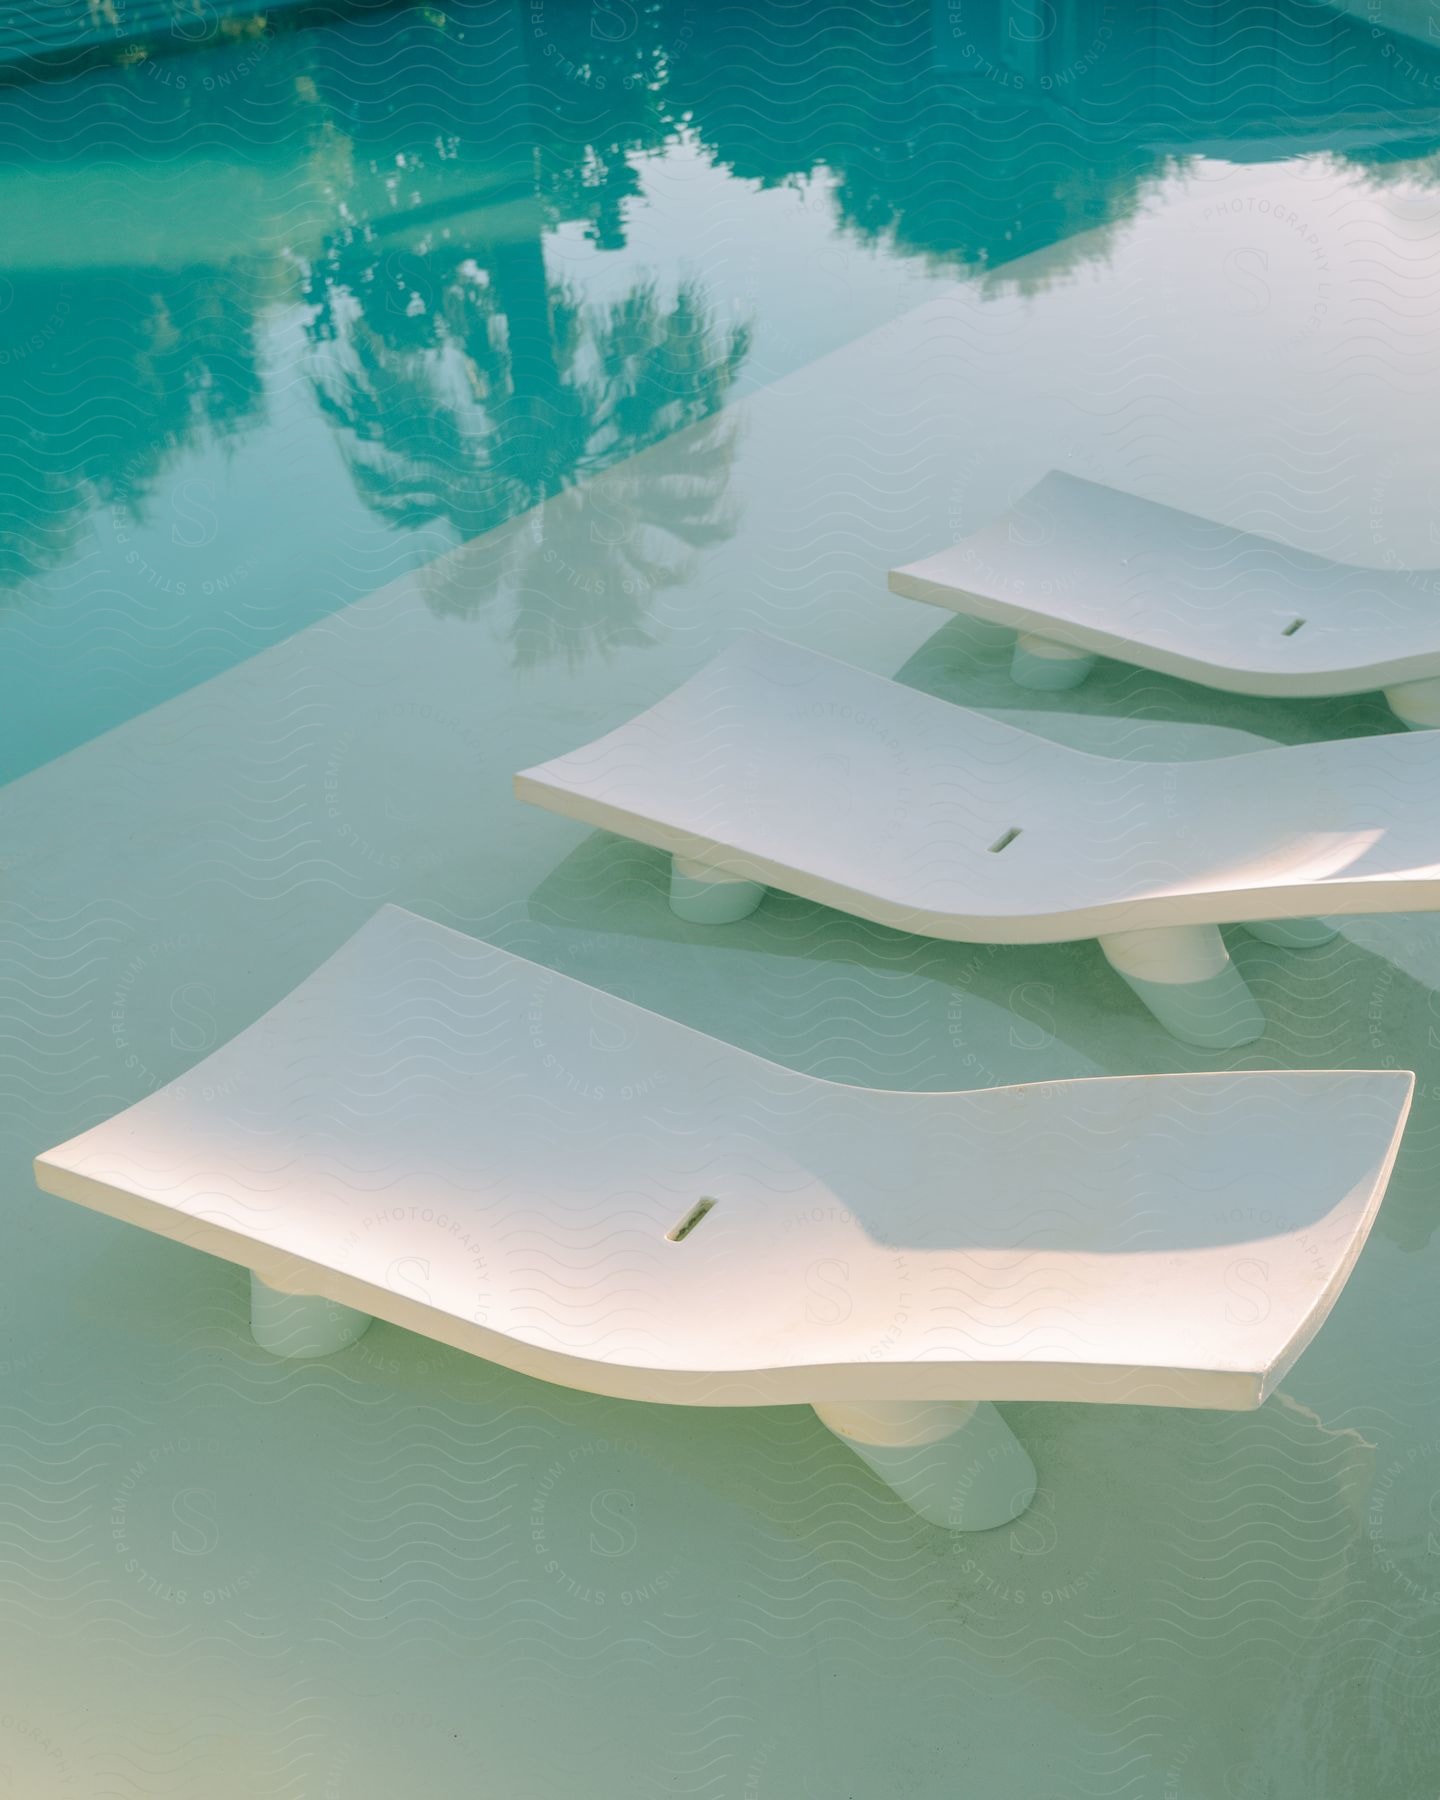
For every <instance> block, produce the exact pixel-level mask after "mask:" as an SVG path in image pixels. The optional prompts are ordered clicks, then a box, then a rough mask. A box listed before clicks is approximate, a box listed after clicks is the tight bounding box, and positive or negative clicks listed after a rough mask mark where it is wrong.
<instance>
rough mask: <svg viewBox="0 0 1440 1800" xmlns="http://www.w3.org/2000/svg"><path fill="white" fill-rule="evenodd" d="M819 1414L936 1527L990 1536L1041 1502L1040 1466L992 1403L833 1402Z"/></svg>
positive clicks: (820, 1406)
mask: <svg viewBox="0 0 1440 1800" xmlns="http://www.w3.org/2000/svg"><path fill="white" fill-rule="evenodd" d="M815 1411H816V1414H817V1415H818V1417H819V1418H820V1420H821V1422H822V1423H823V1424H825V1425H827V1426H829V1428H830V1430H831V1431H833V1432H834V1433H835V1435H836V1437H838V1438H840V1439H842V1440H843V1441H844V1442H845V1443H847V1444H848V1445H849V1446H850V1448H851V1449H852V1450H853V1451H854V1452H855V1454H856V1455H857V1456H858V1457H860V1459H861V1460H862V1461H863V1462H865V1463H868V1464H869V1466H870V1467H871V1468H872V1469H873V1470H874V1472H875V1473H876V1474H877V1475H878V1476H879V1477H880V1479H881V1480H882V1481H883V1482H884V1483H885V1485H886V1486H887V1487H888V1488H890V1489H892V1490H893V1491H894V1492H895V1493H896V1494H898V1495H899V1497H900V1498H901V1499H902V1500H903V1501H904V1502H905V1504H906V1505H907V1506H909V1507H911V1508H913V1510H914V1511H915V1512H917V1513H919V1515H920V1517H921V1518H922V1519H927V1520H929V1522H930V1523H931V1524H932V1525H943V1526H944V1527H945V1528H946V1529H947V1530H949V1531H989V1530H991V1529H992V1528H993V1527H994V1526H996V1525H1006V1524H1008V1523H1009V1522H1010V1520H1011V1519H1015V1518H1018V1517H1019V1516H1020V1514H1021V1513H1022V1512H1024V1510H1025V1508H1026V1507H1027V1506H1029V1504H1030V1502H1031V1501H1032V1500H1033V1499H1034V1498H1035V1484H1036V1475H1035V1465H1034V1463H1032V1462H1031V1460H1030V1458H1029V1456H1028V1455H1027V1454H1026V1452H1025V1450H1024V1448H1023V1446H1022V1445H1021V1443H1020V1441H1019V1439H1018V1438H1017V1437H1016V1436H1015V1434H1014V1432H1012V1431H1011V1429H1010V1427H1009V1426H1008V1425H1007V1424H1006V1423H1005V1421H1004V1420H1003V1419H1002V1418H1001V1417H1000V1415H999V1413H998V1412H996V1410H995V1408H994V1407H993V1406H991V1405H990V1404H989V1402H988V1401H984V1400H891V1401H857V1402H855V1403H853V1404H852V1403H851V1402H850V1401H848V1400H847V1401H840V1400H835V1401H823V1402H817V1403H816V1405H815Z"/></svg>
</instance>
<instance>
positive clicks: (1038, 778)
mask: <svg viewBox="0 0 1440 1800" xmlns="http://www.w3.org/2000/svg"><path fill="white" fill-rule="evenodd" d="M515 786H516V792H517V793H518V794H519V795H520V797H521V798H522V799H524V800H529V801H532V802H534V803H535V804H536V805H539V806H546V807H549V808H551V809H552V810H553V811H555V812H561V813H565V814H566V815H568V816H569V817H571V818H574V819H580V820H583V821H584V822H585V823H586V824H589V825H598V826H603V827H605V828H607V829H609V830H611V831H617V832H621V833H623V834H625V835H627V836H629V837H632V838H637V839H639V840H640V841H641V842H643V843H646V844H652V845H655V846H657V847H658V848H660V849H662V850H668V851H670V852H672V854H673V855H674V857H675V859H676V861H675V876H674V881H673V884H672V904H674V905H675V907H676V910H677V911H679V912H681V913H682V915H683V916H685V917H689V918H695V919H700V920H702V921H705V922H710V923H719V922H723V921H725V920H728V919H734V918H741V917H743V916H744V915H745V914H746V913H747V912H750V911H752V910H753V909H754V907H755V906H757V905H758V904H759V902H760V899H761V897H762V896H763V893H764V888H765V886H766V885H769V886H773V887H778V888H784V889H786V890H787V891H789V892H791V893H795V894H800V895H802V896H804V897H805V898H806V899H810V900H817V901H820V902H822V903H824V904H825V905H827V906H835V907H839V908H840V909H841V910H843V911H845V912H849V913H854V914H856V915H857V916H858V917H860V918H864V919H872V920H874V921H876V922H877V923H878V924H882V925H891V926H895V927H898V928H899V929H901V930H903V931H914V932H919V933H923V934H924V935H926V936H928V937H938V938H955V939H961V940H964V941H967V942H974V943H992V944H1038V943H1053V942H1057V941H1060V940H1063V939H1071V938H1087V937H1098V938H1099V940H1100V944H1101V948H1102V949H1103V950H1104V952H1105V955H1106V956H1107V957H1108V959H1109V961H1110V963H1111V965H1112V966H1113V967H1114V968H1115V969H1116V971H1117V972H1118V973H1119V974H1120V975H1122V976H1123V977H1124V978H1125V980H1126V981H1127V982H1128V983H1129V985H1130V986H1131V988H1132V989H1133V990H1134V991H1135V993H1136V994H1137V995H1138V996H1139V997H1140V998H1141V999H1142V1000H1143V1001H1144V1002H1145V1004H1146V1005H1147V1006H1149V1007H1150V1009H1151V1011H1152V1012H1153V1013H1154V1014H1155V1015H1156V1017H1157V1018H1158V1019H1159V1020H1160V1021H1161V1023H1162V1024H1164V1025H1165V1026H1166V1027H1167V1028H1168V1029H1169V1030H1171V1031H1172V1032H1173V1033H1174V1034H1175V1035H1176V1036H1177V1037H1180V1038H1182V1039H1184V1040H1185V1041H1187V1042H1190V1043H1195V1044H1201V1045H1204V1046H1206V1047H1209V1048H1228V1047H1232V1046H1234V1045H1237V1044H1244V1043H1249V1042H1250V1041H1252V1040H1253V1039H1254V1038H1256V1037H1258V1036H1259V1035H1260V1034H1261V1032H1262V1031H1263V1029H1264V1019H1263V1017H1262V1015H1261V1012H1260V1009H1259V1007H1258V1006H1257V1005H1256V1003H1255V1001H1254V999H1253V998H1252V997H1251V995H1250V993H1249V991H1248V989H1247V988H1246V986H1245V984H1244V982H1243V980H1242V978H1241V976H1240V974H1239V972H1238V971H1237V970H1236V969H1235V967H1234V965H1233V964H1232V963H1231V962H1230V959H1229V956H1228V954H1227V952H1226V949H1225V944H1224V941H1223V939H1222V938H1221V936H1220V932H1219V929H1218V927H1219V926H1220V925H1222V924H1233V923H1237V922H1242V921H1243V922H1245V923H1246V924H1248V925H1249V926H1250V928H1251V929H1252V930H1254V931H1256V932H1257V933H1258V934H1259V935H1260V936H1262V937H1265V938H1267V939H1268V940H1270V941H1274V942H1279V943H1282V944H1289V945H1294V946H1299V947H1303V946H1305V945H1308V944H1314V943H1322V942H1324V941H1326V940H1327V939H1328V938H1329V937H1331V936H1333V931H1332V929H1331V928H1330V927H1329V926H1328V925H1322V924H1317V923H1316V922H1315V921H1314V920H1313V919H1309V918H1308V917H1307V915H1310V914H1313V913H1327V914H1336V913H1373V912H1409V911H1415V910H1417V909H1423V908H1436V907H1440V737H1432V736H1431V735H1430V734H1429V733H1428V732H1417V733H1416V734H1414V735H1413V736H1408V737H1407V736H1403V735H1401V734H1400V733H1394V734H1392V735H1390V736H1384V737H1372V738H1364V739H1358V740H1346V741H1342V742H1338V743H1326V744H1300V745H1294V746H1277V747H1276V748H1273V749H1269V750H1262V751H1255V752H1253V753H1249V754H1246V755H1243V756H1231V757H1215V758H1207V759H1205V760H1203V761H1198V762H1186V763H1159V762H1143V763H1142V762H1126V761H1124V760H1121V759H1118V758H1111V757H1102V756H1090V755H1086V754H1085V753H1083V752H1081V751H1078V750H1072V749H1069V748H1067V747H1066V746H1064V745H1061V744H1057V743H1053V742H1051V741H1050V740H1048V739H1045V738H1040V737H1035V736H1033V735H1032V734H1030V733H1028V732H1024V731H1017V730H1016V729H1015V728H1014V727H1013V726H1010V725H1007V724H1004V723H1003V722H1002V721H1000V720H998V719H995V718H991V717H989V716H987V715H986V714H984V713H978V712H972V711H970V710H969V709H968V708H966V707H961V706H953V705H951V704H950V703H949V702H947V701H944V700H936V699H933V698H932V697H931V696H929V695H927V694H921V693H917V692H916V691H915V690H914V689H912V688H907V687H902V686H901V685H900V684H899V683H897V682H893V681H887V680H885V679H884V678H883V677H881V676H877V675H869V674H866V673H865V672H864V671H862V670H860V669H854V668H851V667H849V666H848V665H847V664H845V663H839V662H835V661H833V660H832V659H831V658H829V657H825V656H818V655H816V654H815V653H814V652H813V651H809V650H801V649H798V648H796V647H795V646H793V645H789V644H782V643H779V642H778V641H776V640H775V639H773V638H766V637H760V636H745V637H742V638H741V639H739V640H738V641H737V642H736V643H735V644H734V645H733V646H732V647H731V648H730V649H728V650H727V651H725V652H724V653H723V654H722V655H721V656H719V657H717V658H716V660H715V661H714V662H713V663H711V664H710V665H709V666H708V667H706V668H704V669H702V670H701V671H700V673H699V674H698V675H696V676H694V677H693V678H692V679H691V680H690V681H688V682H686V683H685V684H684V686H682V687H680V688H678V689H677V690H676V691H675V692H674V693H673V694H671V695H669V696H668V697H667V698H666V699H664V700H662V701H660V703H659V704H658V705H656V706H653V707H651V708H650V710H649V711H648V712H645V713H642V714H640V715H639V716H638V717H637V718H635V719H632V720H631V721H630V722H629V723H628V724H626V725H623V726H621V727H620V729H619V730H618V731H612V732H611V733H610V734H609V736H607V737H603V738H599V739H597V740H596V741H595V742H594V743H593V744H587V745H586V746H585V747H584V748H582V749H579V750H575V751H572V752H571V753H570V754H568V755H566V756H561V757H557V758H556V759H555V760H554V761H552V762H548V763H545V764H543V765H541V766H539V767H537V768H534V769H527V770H526V771H524V773H522V774H520V775H518V776H517V777H516V780H515ZM1297 915H1299V916H1297Z"/></svg>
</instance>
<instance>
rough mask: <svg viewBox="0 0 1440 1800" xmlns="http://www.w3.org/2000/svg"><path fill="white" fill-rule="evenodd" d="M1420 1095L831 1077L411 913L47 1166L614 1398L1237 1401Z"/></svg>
mask: <svg viewBox="0 0 1440 1800" xmlns="http://www.w3.org/2000/svg"><path fill="white" fill-rule="evenodd" d="M1409 1091H1410V1077H1408V1076H1407V1075H1404V1074H1399V1073H1395V1072H1384V1073H1374V1074H1343V1073H1333V1072H1320V1073H1298V1074H1260V1075H1244V1076H1234V1075H1200V1076H1188V1075H1187V1076H1149V1077H1136V1078H1130V1079H1099V1080H1085V1081H1073V1082H1060V1083H1052V1084H1046V1085H1039V1086H1033V1087H1012V1088H1000V1089H993V1090H986V1091H979V1092H968V1093H936V1094H907V1093H892V1092H884V1091H871V1090H862V1089H857V1088H852V1087H844V1086H838V1085H835V1084H832V1083H829V1082H825V1081H820V1080H815V1079H813V1078H810V1077H807V1076H804V1075H801V1074H797V1073H795V1072H793V1071H790V1070H787V1069H783V1068H780V1067H778V1066H776V1065H774V1064H772V1063H768V1062H765V1061H763V1060H762V1059H760V1058H757V1057H754V1056H752V1055H749V1054H748V1053H746V1052H743V1051H741V1050H738V1049H736V1048H733V1047H731V1046H729V1045H726V1044H723V1043H720V1042H717V1041H716V1040H714V1039H711V1038H708V1037H706V1036H704V1035H703V1034H701V1033H698V1032H695V1031H692V1030H689V1029H687V1028H685V1027H683V1026H680V1025H677V1024H674V1023H672V1022H670V1021H668V1020H665V1019H662V1018H659V1017H657V1016H656V1015H654V1014H651V1013H648V1012H645V1011H643V1010H642V1009H640V1008H638V1007H635V1006H632V1005H630V1004H628V1003H626V1002H624V1001H621V1000H618V999H615V998H613V997H611V996H607V995H604V994H602V993H599V992H598V991H596V990H595V989H592V988H589V987H587V986H585V985H584V984H583V983H580V982H576V981H573V980H570V979H568V978H566V977H564V976H561V975H558V974H556V973H554V972H553V971H551V970H549V969H546V968H544V967H541V966H539V965H537V964H534V963H530V962H527V961H525V960H523V959H521V958H519V957H516V956H512V955H509V954H507V953H505V952H503V951H501V950H498V949H496V948H493V947H491V946H489V945H486V944H483V943H480V942H477V941H475V940H473V939H470V938H467V937H465V936H462V935H460V934H458V933H456V932H453V931H450V930H447V929H446V928H444V927H442V926H439V925H435V924H432V923H430V922H428V921H426V920H423V919H420V918H417V917H415V916H413V915H411V914H408V913H406V912H403V911H400V910H399V909H397V908H393V907H391V908H386V909H385V910H384V911H382V912H381V913H379V914H377V915H376V917H375V918H374V919H373V920H372V921H371V922H370V923H369V924H368V925H366V926H365V927H364V928H363V929H362V930H361V931H360V932H359V933H358V934H357V935H356V936H355V937H354V938H352V939H351V940H350V941H349V942H348V943H347V944H345V945H344V946H343V947H342V948H341V950H340V951H339V952H338V953H337V954H336V955H335V956H334V957H333V958H332V959H331V960H330V961H329V962H327V963H325V964H324V965H323V966H322V967H321V968H320V969H319V970H317V971H316V973H315V974H314V975H312V976H311V977H310V978H309V979H307V980H306V981H305V982H303V983H302V984H301V986H300V987H298V988H297V989H296V990H295V991H294V992H293V993H292V994H291V995H290V996H289V997H288V998H287V999H285V1000H284V1001H282V1002H281V1003H280V1005H279V1006H277V1007H276V1008H275V1009H274V1010H273V1011H272V1012H270V1013H269V1014H267V1015H266V1016H265V1017H264V1018H263V1019H261V1020H260V1021H259V1022H258V1023H257V1024H256V1025H254V1026H253V1027H251V1028H250V1029H249V1030H247V1031H245V1032H243V1033H242V1034H241V1035H240V1036H238V1037H237V1038H235V1039H234V1040H233V1041H232V1042H230V1043H229V1044H227V1045H226V1046H225V1047H224V1048H222V1049H221V1050H219V1051H217V1052H216V1053H214V1054H213V1055H212V1056H210V1057H209V1058H207V1059H206V1060H205V1061H204V1062H203V1063H202V1064H200V1065H199V1066H198V1067H197V1068H196V1069H194V1070H192V1071H191V1072H190V1073H189V1074H188V1075H186V1076H185V1077H184V1078H183V1079H182V1080H179V1081H177V1082H175V1083H173V1084H172V1085H171V1086H170V1087H168V1088H165V1089H163V1090H161V1091H160V1092H158V1093H156V1094H154V1095H152V1096H150V1097H148V1098H147V1099H144V1100H142V1101H140V1102H139V1103H138V1104H137V1105H135V1106H133V1107H131V1108H130V1109H129V1110H128V1111H126V1112H124V1113H121V1114H120V1115H119V1116H118V1117H116V1118H113V1119H111V1120H109V1121H108V1122H106V1123H104V1124H101V1125H97V1126H96V1127H95V1128H94V1129H92V1130H89V1131H86V1132H84V1133H82V1134H81V1135H80V1136H78V1137H76V1138H74V1139H72V1140H71V1141H70V1142H68V1143H66V1144H62V1145H61V1146H59V1148H57V1149H55V1150H52V1151H50V1152H48V1153H47V1154H45V1155H44V1156H42V1157H40V1158H39V1159H38V1161H37V1164H36V1169H37V1178H38V1180H39V1182H40V1185H41V1186H42V1187H43V1188H45V1189H47V1190H48V1191H50V1192H52V1193H55V1194H58V1195H61V1196H63V1197H65V1198H67V1199H70V1200H74V1201H78V1202H80V1203H81V1204H83V1205H86V1206H89V1207H93V1208H95V1209H97V1210H99V1211H101V1212H105V1213H108V1214H111V1215H112V1216H114V1217H116V1218H119V1219H124V1220H128V1221H130V1222H132V1223H134V1224H137V1225H142V1226H145V1227H147V1228H148V1229H150V1230H152V1231H156V1232H159V1233H161V1234H163V1235H164V1236H166V1237H169V1238H173V1239H176V1240H178V1241H179V1242H181V1243H185V1244H189V1245H193V1246H195V1247H198V1248H200V1249H202V1250H207V1251H210V1252H213V1253H214V1254H216V1255H219V1256H222V1257H226V1258H228V1259H230V1260H231V1261H234V1262H238V1263H241V1264H244V1265H246V1266H248V1267H250V1268H252V1269H254V1270H256V1271H257V1272H258V1274H259V1275H260V1276H261V1277H262V1278H263V1279H264V1280H265V1281H266V1282H268V1283H270V1284H271V1285H272V1286H275V1287H279V1288H282V1289H285V1290H286V1291H289V1292H297V1293H311V1294H320V1295H324V1296H327V1297H329V1298H330V1299H334V1300H338V1301H342V1302H344V1303H345V1304H346V1305H349V1306H352V1307H356V1308H360V1309H363V1310H364V1311H366V1312H369V1313H373V1314H376V1315H378V1316H380V1317H382V1318H385V1319H389V1320H391V1321H392V1322H394V1323H397V1324H400V1325H403V1326H406V1327H408V1328H410V1329H412V1330H414V1331H417V1332H421V1333H424V1334H426V1335H428V1336H430V1337H433V1338H437V1339H439V1340H441V1341H443V1342H446V1343H449V1344H452V1345H456V1346H458V1347H460V1348H462V1349H465V1350H469V1351H472V1352H475V1353H477V1354H479V1355H481V1356H484V1357H487V1358H490V1359H491V1360H493V1361H495V1362H498V1363H502V1364H505V1365H507V1366H509V1367H511V1368H514V1369H518V1370H521V1371H524V1372H526V1373H528V1374H532V1375H537V1376H541V1377H543V1378H545V1379H548V1380H551V1381H555V1382H559V1383H562V1384H564V1385H567V1386H572V1387H578V1388H582V1389H587V1390H590V1391H594V1392H599V1393H605V1394H614V1395H621V1396H628V1397H633V1398H636V1399H643V1400H656V1401H672V1402H685V1403H691V1404H715V1405H723V1404H763V1403H787V1402H799V1401H815V1400H817V1399H834V1398H843V1399H850V1400H855V1399H866V1398H872V1399H877V1400H884V1399H890V1398H896V1397H898V1398H907V1399H908V1398H913V1399H920V1400H929V1399H950V1398H954V1399H960V1400H965V1399H970V1398H986V1399H997V1398H998V1399H1007V1398H1008V1399H1059V1400H1091V1401H1130V1402H1140V1401H1153V1402H1158V1403H1164V1404H1174V1405H1191V1406H1225V1407H1245V1406H1254V1405H1257V1404H1259V1402H1260V1401H1261V1399H1262V1398H1263V1396H1264V1395H1265V1393H1266V1392H1267V1391H1268V1390H1269V1389H1270V1387H1271V1386H1272V1385H1273V1383H1274V1381H1275V1380H1276V1379H1277V1378H1278V1377H1279V1375H1280V1374H1281V1373H1282V1372H1283V1371H1284V1369H1285V1368H1286V1367H1287V1366H1288V1365H1289V1363H1290V1361H1292V1360H1293V1358H1294V1357H1295V1356H1296V1355H1297V1354H1298V1353H1299V1351H1300V1349H1301V1348H1302V1347H1303V1345H1304V1344H1305V1342H1306V1341H1307V1340H1308V1339H1309V1337H1310V1335H1311V1334H1312V1333H1313V1332H1314V1330H1315V1329H1316V1328H1317V1327H1318V1325H1319V1323H1320V1321H1321V1320H1322V1319H1323V1317H1324V1315H1325V1313H1326V1312H1327V1311H1328V1309H1329V1307H1330V1304H1331V1302H1332V1301H1333V1299H1334V1297H1335V1295H1336V1294H1337V1293H1338V1291H1339V1289H1340V1287H1341V1286H1342V1285H1343V1283H1344V1280H1345V1277H1346V1274H1347V1272H1348V1270H1349V1268H1350V1266H1351V1264H1352V1262H1353V1260H1354V1258H1355V1256H1356V1255H1357V1254H1358V1252H1359V1250H1360V1247H1361V1244H1362V1243H1363V1241H1364V1238H1365V1235H1366V1233H1367V1231H1368V1229H1369V1226H1370V1222H1371V1218H1372V1215H1373V1213H1374V1210H1375V1208H1376V1206H1377V1205H1378V1203H1379V1200H1380V1197H1381V1195H1382V1193H1383V1191H1384V1187H1385V1183H1386V1180H1387V1178H1388V1174H1389V1170H1390V1165H1391V1162H1392V1159H1393V1156H1394V1152H1395V1147H1396V1144H1397V1141H1398V1137H1399V1133H1400V1130H1401V1127H1402V1124H1403V1121H1404V1116H1405V1112H1406V1110H1407V1107H1408V1103H1409ZM705 1200H710V1201H712V1202H713V1205H712V1206H711V1207H710V1208H709V1210H708V1211H704V1213H703V1216H701V1217H699V1218H698V1220H697V1218H696V1214H697V1208H698V1207H699V1206H700V1203H701V1202H703V1201H705ZM687 1221H688V1222H690V1229H689V1230H688V1232H687V1231H685V1230H684V1226H685V1224H686V1222H687ZM1242 1277H1244V1278H1248V1279H1249V1280H1251V1281H1252V1283H1255V1284H1258V1287H1259V1289H1260V1291H1262V1292H1263V1296H1264V1300H1265V1304H1264V1306H1263V1307H1261V1306H1258V1305H1255V1304H1253V1303H1252V1304H1248V1305H1245V1306H1239V1305H1237V1304H1236V1302H1235V1288H1236V1282H1237V1281H1238V1280H1240V1279H1242Z"/></svg>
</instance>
